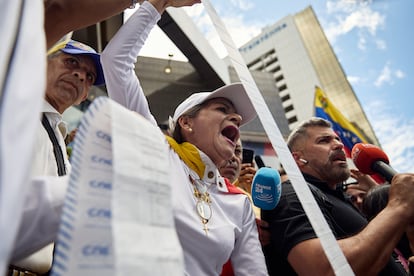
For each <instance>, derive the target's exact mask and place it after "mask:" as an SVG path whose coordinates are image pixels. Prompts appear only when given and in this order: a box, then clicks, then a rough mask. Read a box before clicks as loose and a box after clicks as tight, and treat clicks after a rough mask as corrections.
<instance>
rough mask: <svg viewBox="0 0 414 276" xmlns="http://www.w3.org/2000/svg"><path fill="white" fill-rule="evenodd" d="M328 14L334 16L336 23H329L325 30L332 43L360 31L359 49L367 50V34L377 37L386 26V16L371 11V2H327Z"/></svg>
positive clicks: (342, 0)
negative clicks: (338, 38)
mask: <svg viewBox="0 0 414 276" xmlns="http://www.w3.org/2000/svg"><path fill="white" fill-rule="evenodd" d="M326 7H327V12H328V14H330V15H332V16H334V18H335V22H331V23H329V25H328V27H327V28H326V30H325V33H326V36H327V37H328V39H329V41H330V42H331V43H335V41H336V39H337V37H339V36H342V35H345V34H347V33H349V32H351V31H353V30H359V37H360V38H359V42H358V43H359V45H358V46H359V47H360V48H361V49H365V38H364V36H366V34H367V33H368V34H370V35H371V36H375V35H376V32H377V29H378V28H380V27H383V26H384V24H385V16H384V15H382V14H380V13H379V12H377V11H374V10H372V9H371V6H370V1H349V0H340V1H327V5H326Z"/></svg>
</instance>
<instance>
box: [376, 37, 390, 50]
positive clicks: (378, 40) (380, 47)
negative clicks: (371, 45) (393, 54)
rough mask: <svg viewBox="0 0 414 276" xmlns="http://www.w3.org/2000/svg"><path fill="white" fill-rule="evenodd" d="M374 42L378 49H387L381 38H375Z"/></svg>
mask: <svg viewBox="0 0 414 276" xmlns="http://www.w3.org/2000/svg"><path fill="white" fill-rule="evenodd" d="M375 44H376V45H377V49H380V50H385V49H387V43H386V42H385V41H384V40H382V39H377V40H375Z"/></svg>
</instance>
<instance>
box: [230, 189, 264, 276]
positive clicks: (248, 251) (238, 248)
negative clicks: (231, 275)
mask: <svg viewBox="0 0 414 276" xmlns="http://www.w3.org/2000/svg"><path fill="white" fill-rule="evenodd" d="M258 235H259V234H258V231H257V226H256V219H255V215H254V213H253V209H252V204H251V202H250V200H249V199H248V198H247V197H246V201H245V205H244V212H243V228H242V229H241V231H240V232H239V234H238V235H237V236H236V242H235V245H234V250H233V252H232V254H231V263H232V267H233V271H234V272H235V275H268V272H267V268H266V263H265V259H264V255H263V251H262V247H261V245H260V241H259V237H258Z"/></svg>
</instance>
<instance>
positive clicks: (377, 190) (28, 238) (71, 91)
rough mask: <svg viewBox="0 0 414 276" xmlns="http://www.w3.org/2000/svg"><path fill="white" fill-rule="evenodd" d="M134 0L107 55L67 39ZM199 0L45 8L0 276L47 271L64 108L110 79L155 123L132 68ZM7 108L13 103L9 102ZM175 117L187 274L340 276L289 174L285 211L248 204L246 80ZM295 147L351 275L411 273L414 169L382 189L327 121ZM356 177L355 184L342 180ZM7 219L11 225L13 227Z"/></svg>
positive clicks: (175, 174)
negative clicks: (26, 163) (35, 96)
mask: <svg viewBox="0 0 414 276" xmlns="http://www.w3.org/2000/svg"><path fill="white" fill-rule="evenodd" d="M137 3H139V5H140V6H139V8H138V9H137V10H136V11H135V13H134V14H133V15H132V16H131V17H130V18H129V19H128V20H127V21H126V22H125V24H124V25H123V26H122V27H121V28H120V29H119V30H118V32H117V33H116V34H115V36H114V37H113V38H112V39H111V40H110V42H109V43H108V45H107V46H106V47H105V49H104V50H103V52H102V53H97V52H96V51H95V50H94V49H93V48H91V47H89V46H88V45H85V44H83V43H81V42H78V41H74V40H72V39H70V38H67V37H66V36H65V34H67V33H68V32H71V31H74V30H77V29H80V28H82V27H85V26H88V25H90V24H93V23H96V22H99V21H101V20H103V19H106V18H108V17H110V16H112V15H115V14H117V13H119V12H121V11H123V10H124V9H126V8H128V7H133V6H134V5H135V4H137ZM197 3H200V1H199V0H181V1H180V0H148V1H142V0H141V1H136V0H132V1H131V0H117V1H113V0H101V1H100V3H99V6H96V1H92V0H71V1H68V0H44V1H43V4H44V26H45V27H44V37H45V41H46V46H45V47H46V48H45V49H44V50H45V51H44V53H43V55H44V56H45V58H47V64H46V65H47V67H46V68H47V70H45V72H44V79H45V83H44V87H45V91H44V99H39V101H43V103H42V106H43V107H42V108H41V110H39V114H32V115H33V116H37V115H38V117H39V120H38V126H37V131H36V132H33V133H32V134H33V136H32V139H33V141H34V150H33V152H34V153H33V158H31V164H32V168H31V170H30V173H28V179H27V181H26V182H27V185H26V186H25V187H27V190H26V191H25V200H24V201H23V203H22V208H21V212H20V213H19V214H18V217H17V218H16V219H17V220H18V222H19V229H18V231H16V233H15V234H14V239H13V241H12V244H13V246H12V248H6V246H3V247H2V244H3V243H0V249H1V251H0V253H1V254H3V256H4V258H6V262H7V264H8V268H6V271H1V269H3V268H2V267H0V274H1V273H3V274H4V273H7V274H6V275H47V273H48V272H50V269H51V265H52V260H53V252H54V251H53V243H54V242H55V241H56V236H57V232H58V227H59V223H60V216H61V211H62V207H63V201H64V197H65V193H66V188H67V185H68V175H69V174H70V172H71V163H70V161H69V158H68V153H67V147H66V146H67V145H66V143H69V142H72V141H73V139H76V137H75V138H74V137H70V139H66V140H65V138H66V136H67V135H68V133H67V132H68V131H67V129H66V125H65V123H64V122H63V120H62V113H63V112H64V111H65V110H66V109H67V108H69V107H71V106H72V105H75V104H79V103H80V102H82V101H83V100H85V99H86V97H87V96H88V92H89V90H90V89H91V87H92V86H93V85H102V84H105V85H106V88H107V91H108V96H109V97H110V98H111V99H112V100H114V101H116V102H118V103H119V104H121V105H123V106H124V107H125V108H127V109H129V110H132V111H135V112H137V113H139V114H141V115H142V116H143V117H144V118H146V119H147V120H148V121H149V122H150V123H152V124H153V125H154V127H158V126H159V124H158V123H157V122H156V120H155V118H154V116H153V115H152V114H151V112H150V109H149V106H148V102H147V99H146V97H145V95H144V92H143V90H142V87H141V85H140V82H139V72H138V77H137V74H136V72H135V70H134V64H135V62H136V59H137V56H138V55H139V52H140V50H141V48H142V46H143V45H144V43H145V41H146V39H147V37H148V35H149V33H150V32H151V30H152V28H153V27H154V26H155V24H156V23H157V22H158V21H159V20H160V18H161V15H162V14H163V12H164V11H165V9H166V8H167V7H176V8H178V7H183V6H191V5H194V4H197ZM69 14H70V15H71V16H68V15H69ZM61 38H62V39H61ZM46 53H47V54H46ZM38 54H41V53H38ZM2 93H5V92H4V91H2ZM6 96H7V95H6ZM0 101H1V102H2V105H5V104H6V103H5V102H6V101H5V96H4V95H3V97H2V98H1V99H0ZM171 113H172V114H173V115H172V117H171V119H170V122H169V128H168V130H167V129H161V128H160V131H163V133H165V134H166V135H165V143H166V144H167V145H168V146H169V152H168V156H167V157H166V158H168V160H169V167H168V170H169V171H170V185H171V186H172V189H171V192H172V205H173V206H172V208H173V214H174V225H175V228H176V233H177V236H178V239H179V241H180V245H181V247H182V251H183V258H184V275H197V276H198V275H332V274H333V273H334V272H333V270H332V267H331V265H330V263H329V260H328V258H327V257H326V255H325V253H324V249H323V247H322V245H321V241H320V239H319V238H318V237H317V236H316V234H315V231H314V230H313V227H312V225H311V222H310V221H309V219H308V217H307V215H306V213H305V211H304V209H303V207H302V203H301V202H300V200H299V199H298V196H297V195H296V192H295V190H294V189H293V186H292V183H291V182H290V180H289V176H288V175H286V173H285V172H284V170H283V169H280V172H283V175H284V178H283V186H282V195H281V199H280V201H279V203H278V205H277V206H276V207H275V208H274V209H273V210H266V211H265V210H259V209H257V207H255V206H254V205H253V204H252V200H251V196H250V189H251V185H252V180H253V177H254V175H255V173H256V170H257V166H255V163H254V161H252V162H249V163H243V162H242V152H243V146H242V144H243V143H242V138H241V137H240V127H241V126H242V125H245V124H247V123H249V122H250V121H251V120H253V119H254V118H255V116H256V111H255V108H254V107H253V105H252V103H251V101H250V99H249V97H248V95H247V92H246V91H245V89H244V87H243V85H242V84H241V83H232V84H229V85H225V86H223V87H220V88H218V89H216V90H214V91H212V92H195V93H193V94H191V95H190V96H189V97H188V98H186V99H185V100H184V101H183V102H181V103H180V104H179V105H178V106H177V107H176V109H175V110H174V112H171ZM206 126H208V127H206ZM13 131H14V130H12V129H10V132H13ZM74 134H75V132H74V133H73V135H74ZM65 141H66V143H65ZM287 145H288V147H289V149H290V151H291V153H292V156H293V158H294V160H295V162H296V164H297V166H298V167H299V170H300V171H301V173H302V174H303V176H304V178H305V180H306V182H307V185H308V186H309V188H310V190H311V192H312V194H313V196H314V198H315V200H316V202H317V204H318V206H319V208H320V210H321V211H322V214H323V216H324V218H325V219H326V221H327V222H328V225H329V227H330V228H331V230H332V232H333V234H334V236H335V238H336V239H337V242H338V244H339V246H340V248H341V250H342V251H343V253H344V255H345V257H346V259H347V261H348V263H349V264H350V266H351V268H352V270H353V271H354V273H355V274H356V275H410V273H411V272H410V269H409V268H410V265H409V264H410V263H409V258H410V257H411V256H412V253H413V250H414V228H413V227H414V209H413V208H411V207H412V202H413V200H414V174H411V173H404V174H397V175H395V176H394V177H393V179H392V181H391V183H388V184H384V185H378V184H377V183H376V182H375V181H374V180H373V179H372V178H370V177H369V176H368V175H365V174H362V173H361V172H359V171H358V170H356V169H350V168H349V166H348V163H347V160H346V156H345V151H344V145H343V143H342V142H341V141H340V139H339V137H338V135H337V134H336V133H335V132H334V131H333V129H332V126H331V124H330V123H329V122H328V121H326V120H324V119H321V118H313V117H312V118H309V120H306V121H304V122H302V123H301V124H300V125H299V126H298V127H297V128H296V129H294V130H293V131H292V132H291V134H290V135H289V137H288V139H287ZM2 146H3V145H2ZM2 173H4V174H7V172H2ZM350 176H351V177H352V178H353V179H355V182H354V183H351V184H344V183H346V181H347V180H348V179H349V178H350ZM1 185H2V186H3V185H13V183H1ZM2 206H5V205H3V204H2ZM6 207H7V206H6ZM0 223H1V225H0V226H1V228H0V229H4V228H5V224H6V223H7V222H6V223H4V222H3V220H1V222H0ZM4 244H6V243H4ZM138 246H139V245H138Z"/></svg>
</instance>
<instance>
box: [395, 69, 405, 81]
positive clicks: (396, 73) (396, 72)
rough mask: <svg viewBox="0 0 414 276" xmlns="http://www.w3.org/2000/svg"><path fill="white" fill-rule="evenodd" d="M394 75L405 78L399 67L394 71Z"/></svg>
mask: <svg viewBox="0 0 414 276" xmlns="http://www.w3.org/2000/svg"><path fill="white" fill-rule="evenodd" d="M394 75H395V76H396V77H397V78H399V79H403V78H405V73H404V72H403V71H401V70H399V69H398V70H396V71H395V73H394Z"/></svg>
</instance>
